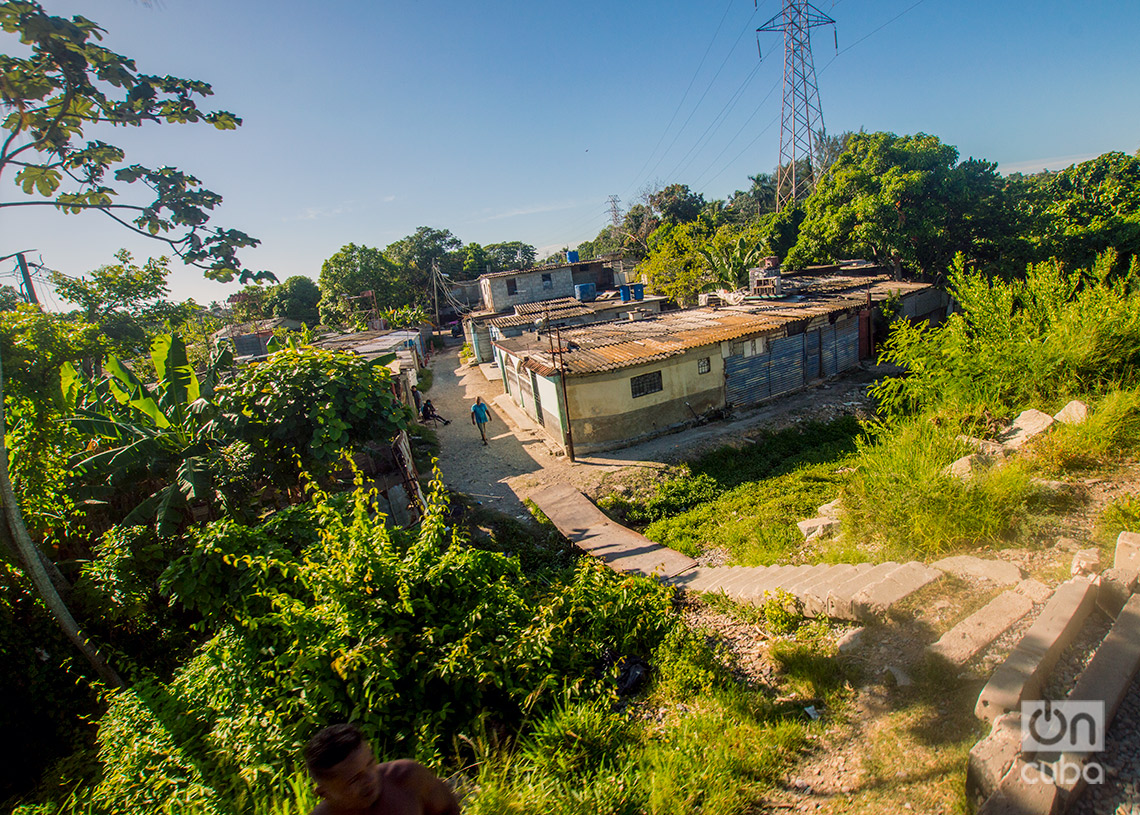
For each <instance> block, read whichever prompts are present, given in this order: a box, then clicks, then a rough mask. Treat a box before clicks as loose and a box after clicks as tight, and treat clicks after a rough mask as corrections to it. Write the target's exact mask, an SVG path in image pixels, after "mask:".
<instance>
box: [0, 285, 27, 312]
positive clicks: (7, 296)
mask: <svg viewBox="0 0 1140 815" xmlns="http://www.w3.org/2000/svg"><path fill="white" fill-rule="evenodd" d="M23 302H24V298H23V295H21V294H20V292H18V291H17V290H16V289H15V288H13V287H12V286H0V311H15V309H16V307H17V306H18V305H20V303H23Z"/></svg>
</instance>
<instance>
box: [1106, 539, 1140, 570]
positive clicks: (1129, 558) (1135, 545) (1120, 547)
mask: <svg viewBox="0 0 1140 815" xmlns="http://www.w3.org/2000/svg"><path fill="white" fill-rule="evenodd" d="M1112 566H1113V568H1114V569H1131V570H1132V571H1134V572H1140V535H1138V534H1136V533H1135V532H1121V533H1120V534H1119V535H1117V536H1116V555H1115V556H1114V557H1113V560H1112Z"/></svg>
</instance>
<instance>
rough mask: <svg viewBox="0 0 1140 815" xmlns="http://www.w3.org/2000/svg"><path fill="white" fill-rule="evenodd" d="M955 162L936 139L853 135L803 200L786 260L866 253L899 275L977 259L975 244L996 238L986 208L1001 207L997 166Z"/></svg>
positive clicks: (802, 261)
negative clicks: (961, 255)
mask: <svg viewBox="0 0 1140 815" xmlns="http://www.w3.org/2000/svg"><path fill="white" fill-rule="evenodd" d="M957 161H958V151H957V150H956V149H955V148H954V147H952V146H951V145H947V144H943V143H942V142H941V141H939V140H938V138H937V137H935V136H928V135H926V134H921V133H920V134H918V135H916V136H896V135H894V134H893V133H856V134H853V135H852V136H851V138H850V139H849V140H848V143H847V149H846V150H845V151H844V152H843V154H842V155H840V157H839V158H838V159H836V161H835V163H834V164H833V165H832V168H831V172H830V173H829V174H828V175H827V176H825V177H824V178H823V179H821V181H820V183H819V185H818V186H817V187H816V189H815V191H814V193H813V194H812V195H811V196H809V198H808V199H807V201H806V202H805V204H804V212H805V218H804V221H803V224H802V225H801V227H800V234H799V239H798V241H797V243H796V245H795V247H794V248H793V250H792V252H791V253H790V257H789V262H790V263H792V264H793V265H797V266H799V265H804V264H807V263H810V262H813V261H814V262H823V261H830V260H833V259H835V258H840V257H851V256H859V255H864V254H869V255H870V256H872V257H873V258H875V259H876V260H878V261H879V262H880V263H890V264H891V265H893V266H894V268H895V273H896V275H898V274H901V271H902V267H903V266H906V267H908V268H910V269H912V270H914V271H916V272H919V273H923V274H928V275H941V274H942V273H944V272H945V270H946V268H947V267H948V266H949V263H950V260H951V258H952V257H953V256H954V254H955V253H956V252H959V251H963V252H967V253H969V254H971V256H972V254H973V252H974V250H975V249H976V248H977V247H976V241H979V240H980V241H981V242H986V241H989V242H992V241H993V240H994V238H993V236H992V235H991V234H989V233H990V232H992V220H990V221H986V220H985V219H986V218H987V217H988V216H987V215H986V214H985V213H989V216H992V213H993V212H994V211H997V210H1000V209H1001V201H1000V197H1001V194H1002V193H1001V190H1002V182H1001V179H1000V177H999V176H998V175H997V172H996V168H995V165H993V164H990V163H988V162H975V161H973V160H970V161H969V162H966V163H965V164H964V165H958V163H957ZM979 213H983V214H982V215H980V216H979ZM982 233H985V234H984V235H983V234H982Z"/></svg>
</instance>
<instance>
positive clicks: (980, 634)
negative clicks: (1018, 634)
mask: <svg viewBox="0 0 1140 815" xmlns="http://www.w3.org/2000/svg"><path fill="white" fill-rule="evenodd" d="M1032 610H1033V601H1032V600H1030V599H1029V598H1028V597H1026V596H1025V595H1024V594H1021V593H1020V592H1017V591H1005V592H1002V593H1001V594H999V595H998V596H997V597H995V598H994V599H992V600H990V601H989V602H988V603H986V604H985V605H984V606H982V607H981V608H980V609H978V610H977V611H975V612H974V613H973V614H971V615H970V616H969V617H967V618H966V619H964V620H962V621H960V622H959V623H958V624H957V625H955V626H954V627H953V628H951V629H950V630H949V631H947V632H946V633H945V634H943V635H942V637H941V638H940V639H939V640H938V642H936V643H933V644H931V645H928V646H926V652H927V653H928V654H933V655H935V656H938V657H941V658H942V659H945V660H946V661H947V662H949V663H950V664H952V665H955V666H957V667H961V666H962V665H965V664H966V663H967V662H969V661H970V660H971V659H973V658H974V657H975V656H977V655H978V653H980V652H981V650H982V649H983V648H985V647H986V646H988V645H989V644H990V643H991V642H993V641H994V640H996V639H997V638H998V637H1000V636H1001V635H1002V634H1004V633H1005V632H1006V631H1008V630H1009V627H1010V626H1011V625H1013V624H1014V623H1015V622H1017V621H1018V620H1020V619H1021V618H1022V617H1024V616H1025V615H1026V614H1028V613H1029V612H1030V611H1032Z"/></svg>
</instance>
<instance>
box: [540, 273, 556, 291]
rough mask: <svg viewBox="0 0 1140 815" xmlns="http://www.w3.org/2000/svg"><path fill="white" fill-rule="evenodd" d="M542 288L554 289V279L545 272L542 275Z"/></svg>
mask: <svg viewBox="0 0 1140 815" xmlns="http://www.w3.org/2000/svg"><path fill="white" fill-rule="evenodd" d="M542 288H544V289H553V288H554V281H553V280H552V279H551V277H550V275H548V274H543V276H542Z"/></svg>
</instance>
